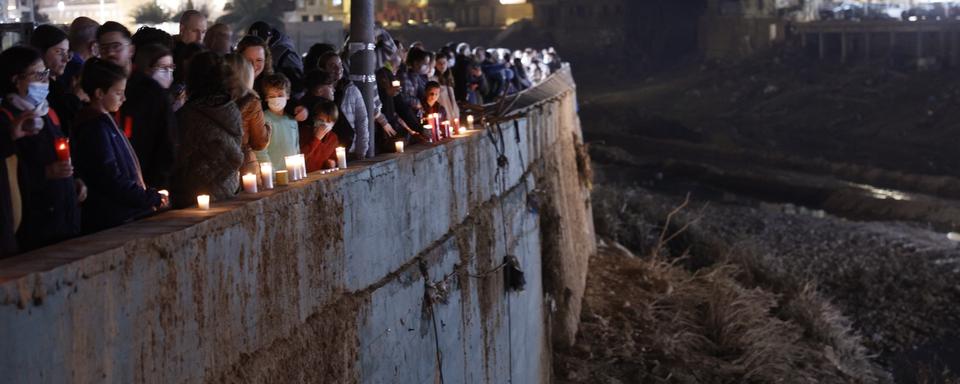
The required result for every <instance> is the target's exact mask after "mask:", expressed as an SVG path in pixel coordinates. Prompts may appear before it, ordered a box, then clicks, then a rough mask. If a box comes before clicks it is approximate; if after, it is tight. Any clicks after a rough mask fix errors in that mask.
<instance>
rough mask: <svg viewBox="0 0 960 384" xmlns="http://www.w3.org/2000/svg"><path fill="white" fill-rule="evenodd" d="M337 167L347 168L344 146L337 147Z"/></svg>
mask: <svg viewBox="0 0 960 384" xmlns="http://www.w3.org/2000/svg"><path fill="white" fill-rule="evenodd" d="M337 167H338V168H340V169H347V149H346V148H344V147H337Z"/></svg>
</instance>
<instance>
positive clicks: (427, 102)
mask: <svg viewBox="0 0 960 384" xmlns="http://www.w3.org/2000/svg"><path fill="white" fill-rule="evenodd" d="M434 114H437V115H440V119H439V121H440V122H441V123H442V122H445V121H449V120H448V118H447V110H446V108H444V107H443V105H440V83H438V82H436V81H431V82H428V83H427V85H426V87H424V95H423V118H424V119H425V120H426V121H427V124H430V125H437V123H436V121H437V120H435V119H431V118H430V116H433V115H434ZM443 128H444V127H443V126H442V125H441V126H437V127H433V129H434V132H435V133H434V138H441V137H446V136H447V132H444V131H443ZM428 133H429V132H428Z"/></svg>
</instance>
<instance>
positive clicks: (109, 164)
mask: <svg viewBox="0 0 960 384" xmlns="http://www.w3.org/2000/svg"><path fill="white" fill-rule="evenodd" d="M80 78H81V86H82V87H83V91H84V92H86V94H87V95H88V96H90V104H89V105H88V106H87V107H86V108H84V109H83V110H81V111H80V115H79V116H78V119H77V125H76V129H75V131H74V134H73V146H72V148H71V150H72V154H73V160H74V162H75V163H76V165H77V171H78V172H79V173H80V174H81V175H84V177H85V178H86V181H87V183H88V185H89V187H90V198H89V199H87V201H86V202H85V203H84V204H83V212H82V213H83V231H84V232H85V233H91V232H96V231H100V230H103V229H107V228H111V227H115V226H118V225H120V224H123V223H126V222H129V221H132V220H135V219H138V218H142V217H146V216H149V215H151V214H153V213H154V212H156V211H157V210H159V209H160V208H162V207H164V206H165V205H166V203H167V201H166V198H165V197H163V196H162V195H160V193H158V192H157V190H156V189H153V188H149V187H148V186H147V185H146V183H144V181H143V174H142V173H141V172H140V164H139V160H137V154H136V153H135V152H134V151H133V146H131V145H130V142H129V141H127V138H126V137H125V136H124V135H123V132H122V131H121V130H120V128H119V127H118V126H117V124H116V122H115V121H114V120H113V116H112V115H113V114H114V113H116V112H117V111H119V110H120V106H121V105H123V102H124V100H125V96H124V91H125V90H126V85H127V79H126V71H125V70H124V69H123V67H121V66H119V65H117V64H114V63H112V62H109V61H106V60H102V59H97V58H92V59H90V60H88V61H87V62H86V63H85V64H84V66H83V72H82V75H81V77H80Z"/></svg>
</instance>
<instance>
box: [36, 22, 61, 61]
mask: <svg viewBox="0 0 960 384" xmlns="http://www.w3.org/2000/svg"><path fill="white" fill-rule="evenodd" d="M66 39H67V33H66V32H64V31H63V30H61V29H60V28H57V27H55V26H52V25H50V24H44V25H41V26H39V27H37V29H34V30H33V35H31V36H30V45H31V46H33V47H34V48H36V49H39V50H40V54H44V53H46V52H47V49H49V48H50V47H52V46H54V45H57V44H60V42H62V41H64V40H66Z"/></svg>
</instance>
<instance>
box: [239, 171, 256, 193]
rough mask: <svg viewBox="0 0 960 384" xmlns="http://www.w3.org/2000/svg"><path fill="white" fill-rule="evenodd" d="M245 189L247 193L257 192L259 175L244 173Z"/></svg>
mask: <svg viewBox="0 0 960 384" xmlns="http://www.w3.org/2000/svg"><path fill="white" fill-rule="evenodd" d="M241 179H243V191H244V192H246V193H257V175H254V174H252V173H248V174H246V175H243V177H242V178H241Z"/></svg>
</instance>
